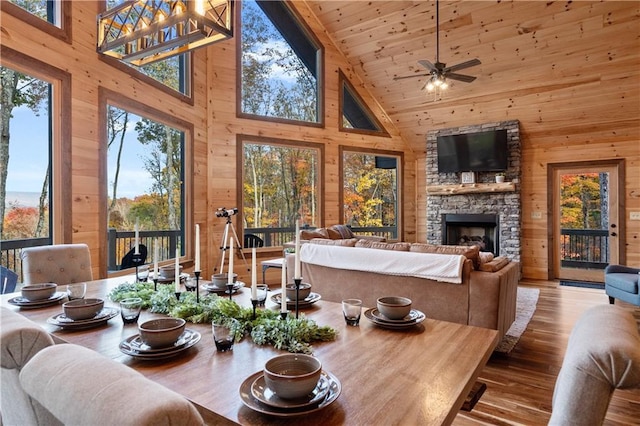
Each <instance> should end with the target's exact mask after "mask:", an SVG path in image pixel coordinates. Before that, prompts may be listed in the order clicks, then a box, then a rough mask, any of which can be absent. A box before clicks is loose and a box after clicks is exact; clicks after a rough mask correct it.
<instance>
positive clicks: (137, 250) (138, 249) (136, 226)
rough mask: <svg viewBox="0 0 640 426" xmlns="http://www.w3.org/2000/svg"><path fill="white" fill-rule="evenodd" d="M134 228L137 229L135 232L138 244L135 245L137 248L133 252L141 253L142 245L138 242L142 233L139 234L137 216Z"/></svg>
mask: <svg viewBox="0 0 640 426" xmlns="http://www.w3.org/2000/svg"><path fill="white" fill-rule="evenodd" d="M133 229H134V230H135V234H136V246H135V247H136V248H135V250H134V251H133V254H140V245H139V243H138V239H139V237H140V235H139V232H138V219H137V218H136V224H135V226H134V228H133Z"/></svg>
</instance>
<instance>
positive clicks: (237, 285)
mask: <svg viewBox="0 0 640 426" xmlns="http://www.w3.org/2000/svg"><path fill="white" fill-rule="evenodd" d="M210 282H211V281H210ZM244 286H245V284H244V283H243V282H242V281H236V282H235V283H234V284H233V289H232V290H231V291H232V292H233V293H237V292H238V290H240V289H241V288H243V287H244ZM200 288H201V289H203V290H206V291H208V292H209V293H223V292H224V293H226V294H229V289H228V288H227V286H225V287H224V288H221V287H216V286H214V285H213V282H211V284H204V285H201V286H200Z"/></svg>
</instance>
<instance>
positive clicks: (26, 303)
mask: <svg viewBox="0 0 640 426" xmlns="http://www.w3.org/2000/svg"><path fill="white" fill-rule="evenodd" d="M65 297H67V293H65V292H62V291H56V292H55V293H53V296H51V297H50V298H48V299H42V300H33V301H31V300H27V299H25V298H24V297H22V296H16V297H12V298H11V299H9V300H8V302H9V303H10V304H12V305H15V306H20V307H21V308H39V307H41V306H47V305H53V304H54V303H57V302H59V301H61V300H62V299H64V298H65Z"/></svg>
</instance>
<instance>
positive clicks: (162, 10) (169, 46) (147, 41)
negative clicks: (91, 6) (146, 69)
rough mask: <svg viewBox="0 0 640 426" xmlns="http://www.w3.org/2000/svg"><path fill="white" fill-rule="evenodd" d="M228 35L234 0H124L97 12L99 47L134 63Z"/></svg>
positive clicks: (152, 59) (201, 44) (231, 26)
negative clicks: (101, 11)
mask: <svg viewBox="0 0 640 426" xmlns="http://www.w3.org/2000/svg"><path fill="white" fill-rule="evenodd" d="M231 37H233V0H196V1H184V2H183V1H152V0H137V1H127V2H123V3H122V4H120V5H119V6H117V7H114V8H113V9H110V10H108V11H106V12H104V13H101V14H99V15H98V46H97V50H98V52H99V53H103V54H105V55H109V56H112V57H114V58H117V59H119V60H121V61H124V62H127V63H130V64H133V65H137V66H142V65H146V64H150V63H152V62H156V61H159V60H162V59H167V58H169V57H172V56H175V55H179V54H182V53H186V52H188V51H190V50H194V49H197V48H199V47H203V46H206V45H209V44H212V43H216V42H218V41H222V40H226V39H229V38H231Z"/></svg>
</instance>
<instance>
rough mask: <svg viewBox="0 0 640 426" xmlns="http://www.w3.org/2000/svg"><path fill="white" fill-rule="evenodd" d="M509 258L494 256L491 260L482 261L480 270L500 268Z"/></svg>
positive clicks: (487, 270)
mask: <svg viewBox="0 0 640 426" xmlns="http://www.w3.org/2000/svg"><path fill="white" fill-rule="evenodd" d="M508 263H509V259H508V258H506V257H503V256H498V257H496V258H494V259H493V260H492V261H491V262H487V263H483V264H482V265H480V270H481V271H483V272H497V271H499V270H500V269H502V268H504V267H505V266H507V264H508Z"/></svg>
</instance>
